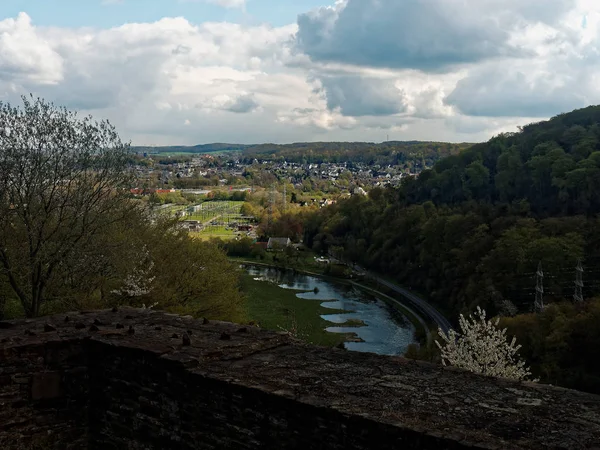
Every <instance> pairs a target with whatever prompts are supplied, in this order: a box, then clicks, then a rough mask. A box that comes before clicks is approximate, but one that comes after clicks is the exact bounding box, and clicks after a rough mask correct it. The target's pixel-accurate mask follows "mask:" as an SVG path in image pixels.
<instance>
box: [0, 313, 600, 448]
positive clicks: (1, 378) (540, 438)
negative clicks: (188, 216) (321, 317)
mask: <svg viewBox="0 0 600 450" xmlns="http://www.w3.org/2000/svg"><path fill="white" fill-rule="evenodd" d="M68 316H69V318H70V320H65V315H61V316H54V317H49V318H48V317H46V318H44V319H43V320H42V319H40V320H30V321H19V322H4V323H0V448H2V449H27V448H57V449H63V448H72V449H79V448H82V449H87V448H90V449H248V450H250V449H303V450H305V449H318V448H324V449H325V448H326V449H340V450H341V449H356V450H358V449H361V450H362V449H378V450H379V449H392V448H393V449H399V448H402V449H421V448H435V449H463V448H488V449H492V448H496V449H517V448H527V449H538V448H572V449H583V448H586V449H592V448H597V449H600V397H598V396H594V395H591V394H585V393H581V392H577V391H572V390H567V389H561V388H556V387H551V386H545V385H536V384H532V383H516V382H510V381H507V380H499V379H493V378H485V377H481V376H477V375H474V374H470V373H467V372H464V371H460V370H452V369H447V368H442V367H438V366H434V365H429V364H425V363H418V362H414V361H408V360H405V359H403V358H397V357H384V356H377V355H372V354H363V353H356V352H347V351H344V350H339V349H324V348H318V347H312V346H308V345H304V344H301V343H298V342H296V341H294V340H293V339H291V338H290V337H288V336H286V335H284V334H280V333H272V332H266V331H261V330H259V329H257V328H254V327H244V328H240V326H239V325H234V324H228V323H222V322H214V321H210V322H208V321H200V320H193V319H192V318H190V317H179V316H174V315H169V314H164V313H160V312H154V311H148V310H134V309H124V310H120V311H112V310H109V311H90V312H84V313H69V314H68ZM117 324H119V325H122V326H119V327H118V326H117ZM81 325H83V327H82V326H81ZM130 329H134V330H135V332H134V333H131V332H130V331H129V330H130ZM224 334H225V335H228V336H229V339H223V335H224ZM182 336H187V337H188V339H189V340H188V339H183V340H182Z"/></svg>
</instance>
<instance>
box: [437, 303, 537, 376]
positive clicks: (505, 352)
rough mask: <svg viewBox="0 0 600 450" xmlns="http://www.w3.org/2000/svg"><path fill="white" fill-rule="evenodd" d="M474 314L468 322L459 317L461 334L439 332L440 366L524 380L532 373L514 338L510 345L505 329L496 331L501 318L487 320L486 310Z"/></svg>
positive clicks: (478, 310)
mask: <svg viewBox="0 0 600 450" xmlns="http://www.w3.org/2000/svg"><path fill="white" fill-rule="evenodd" d="M474 315H475V317H473V315H469V317H468V319H466V318H465V317H464V316H463V315H462V314H461V315H460V320H459V323H460V328H461V330H462V334H461V333H457V332H456V331H454V330H450V331H449V332H448V334H446V333H444V332H443V331H442V330H441V329H439V330H438V334H439V335H440V337H441V338H442V340H443V341H444V345H441V344H440V343H439V342H438V341H435V343H436V344H437V346H438V347H439V349H440V350H441V357H442V364H444V365H445V366H446V365H451V366H455V367H460V368H463V369H467V370H469V371H471V372H474V373H480V374H483V375H489V376H493V377H503V378H511V379H515V380H527V379H528V377H529V376H530V375H531V372H530V371H529V368H528V367H527V366H525V362H524V361H522V360H521V359H520V358H519V356H518V355H517V352H518V351H519V349H520V348H521V346H520V345H516V338H514V337H513V338H512V340H511V341H510V342H509V341H508V340H507V338H506V328H505V329H503V330H500V329H499V328H498V322H499V321H500V319H496V321H495V322H492V321H491V320H486V319H485V315H486V314H485V311H484V310H483V309H481V308H480V307H477V312H476V313H475V314H474ZM531 381H538V380H531Z"/></svg>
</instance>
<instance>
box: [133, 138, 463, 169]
mask: <svg viewBox="0 0 600 450" xmlns="http://www.w3.org/2000/svg"><path fill="white" fill-rule="evenodd" d="M470 145H471V144H451V143H447V142H419V141H409V142H398V141H389V142H383V143H380V144H375V143H366V142H301V143H294V144H282V145H278V144H256V145H244V144H220V143H219V144H204V145H196V146H192V147H182V146H171V147H132V150H133V151H134V152H137V153H143V152H147V153H160V154H161V155H164V154H169V153H174V154H181V153H189V154H190V155H193V154H205V153H215V152H232V154H235V155H236V157H239V158H240V159H242V160H243V161H245V162H252V160H253V159H254V158H258V159H268V160H272V161H288V162H296V163H317V164H320V163H324V162H325V163H326V162H333V163H337V162H350V163H364V164H370V165H375V164H380V165H388V164H392V165H400V164H403V163H404V162H406V161H418V162H419V163H420V164H422V166H423V167H431V166H432V165H433V164H434V163H435V162H436V161H437V160H439V159H440V158H443V157H445V156H449V155H454V154H458V153H459V152H460V151H461V150H463V149H465V148H468V147H469V146H470Z"/></svg>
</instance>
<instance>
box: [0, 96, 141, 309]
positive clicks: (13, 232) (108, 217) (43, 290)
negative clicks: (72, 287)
mask: <svg viewBox="0 0 600 450" xmlns="http://www.w3.org/2000/svg"><path fill="white" fill-rule="evenodd" d="M22 100H23V106H22V107H13V106H11V105H10V104H8V103H3V102H0V273H1V275H3V276H4V277H5V278H6V279H7V280H8V284H9V285H10V287H11V289H12V291H13V292H14V294H15V295H16V297H17V298H18V299H19V300H20V302H21V304H22V306H23V309H24V311H25V314H26V315H27V316H28V317H34V316H37V315H39V314H40V308H41V307H42V305H44V304H45V303H46V302H48V301H49V300H51V299H52V291H51V289H49V287H50V286H52V285H53V284H56V280H57V279H59V278H60V272H61V269H62V268H63V267H64V266H67V265H68V266H71V267H72V266H77V261H78V260H80V259H81V258H82V257H83V256H85V255H86V254H88V253H89V252H90V251H91V249H93V248H94V246H95V245H96V244H97V242H98V237H99V236H101V235H102V234H103V233H105V232H106V230H107V229H109V228H110V226H111V225H112V224H114V223H116V222H119V221H123V220H125V218H126V217H127V215H128V209H129V208H130V207H131V208H133V207H134V204H133V203H132V202H126V201H124V198H125V195H126V190H125V189H124V188H126V187H127V186H128V180H129V174H128V172H127V170H126V168H127V157H128V146H127V145H125V144H123V143H122V142H121V140H120V139H119V137H118V135H117V133H116V131H115V129H114V127H113V126H112V125H111V124H110V123H109V122H107V121H102V122H96V121H93V120H92V118H91V117H85V118H83V119H80V118H78V117H77V115H76V113H74V112H70V111H68V110H66V109H65V108H59V107H55V106H54V105H53V104H49V103H46V102H44V101H43V100H40V99H33V98H29V99H28V98H26V97H23V98H22Z"/></svg>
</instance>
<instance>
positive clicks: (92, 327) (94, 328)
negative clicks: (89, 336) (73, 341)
mask: <svg viewBox="0 0 600 450" xmlns="http://www.w3.org/2000/svg"><path fill="white" fill-rule="evenodd" d="M98 330H100V328H98V327H97V326H96V325H94V324H92V325H90V331H98Z"/></svg>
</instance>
